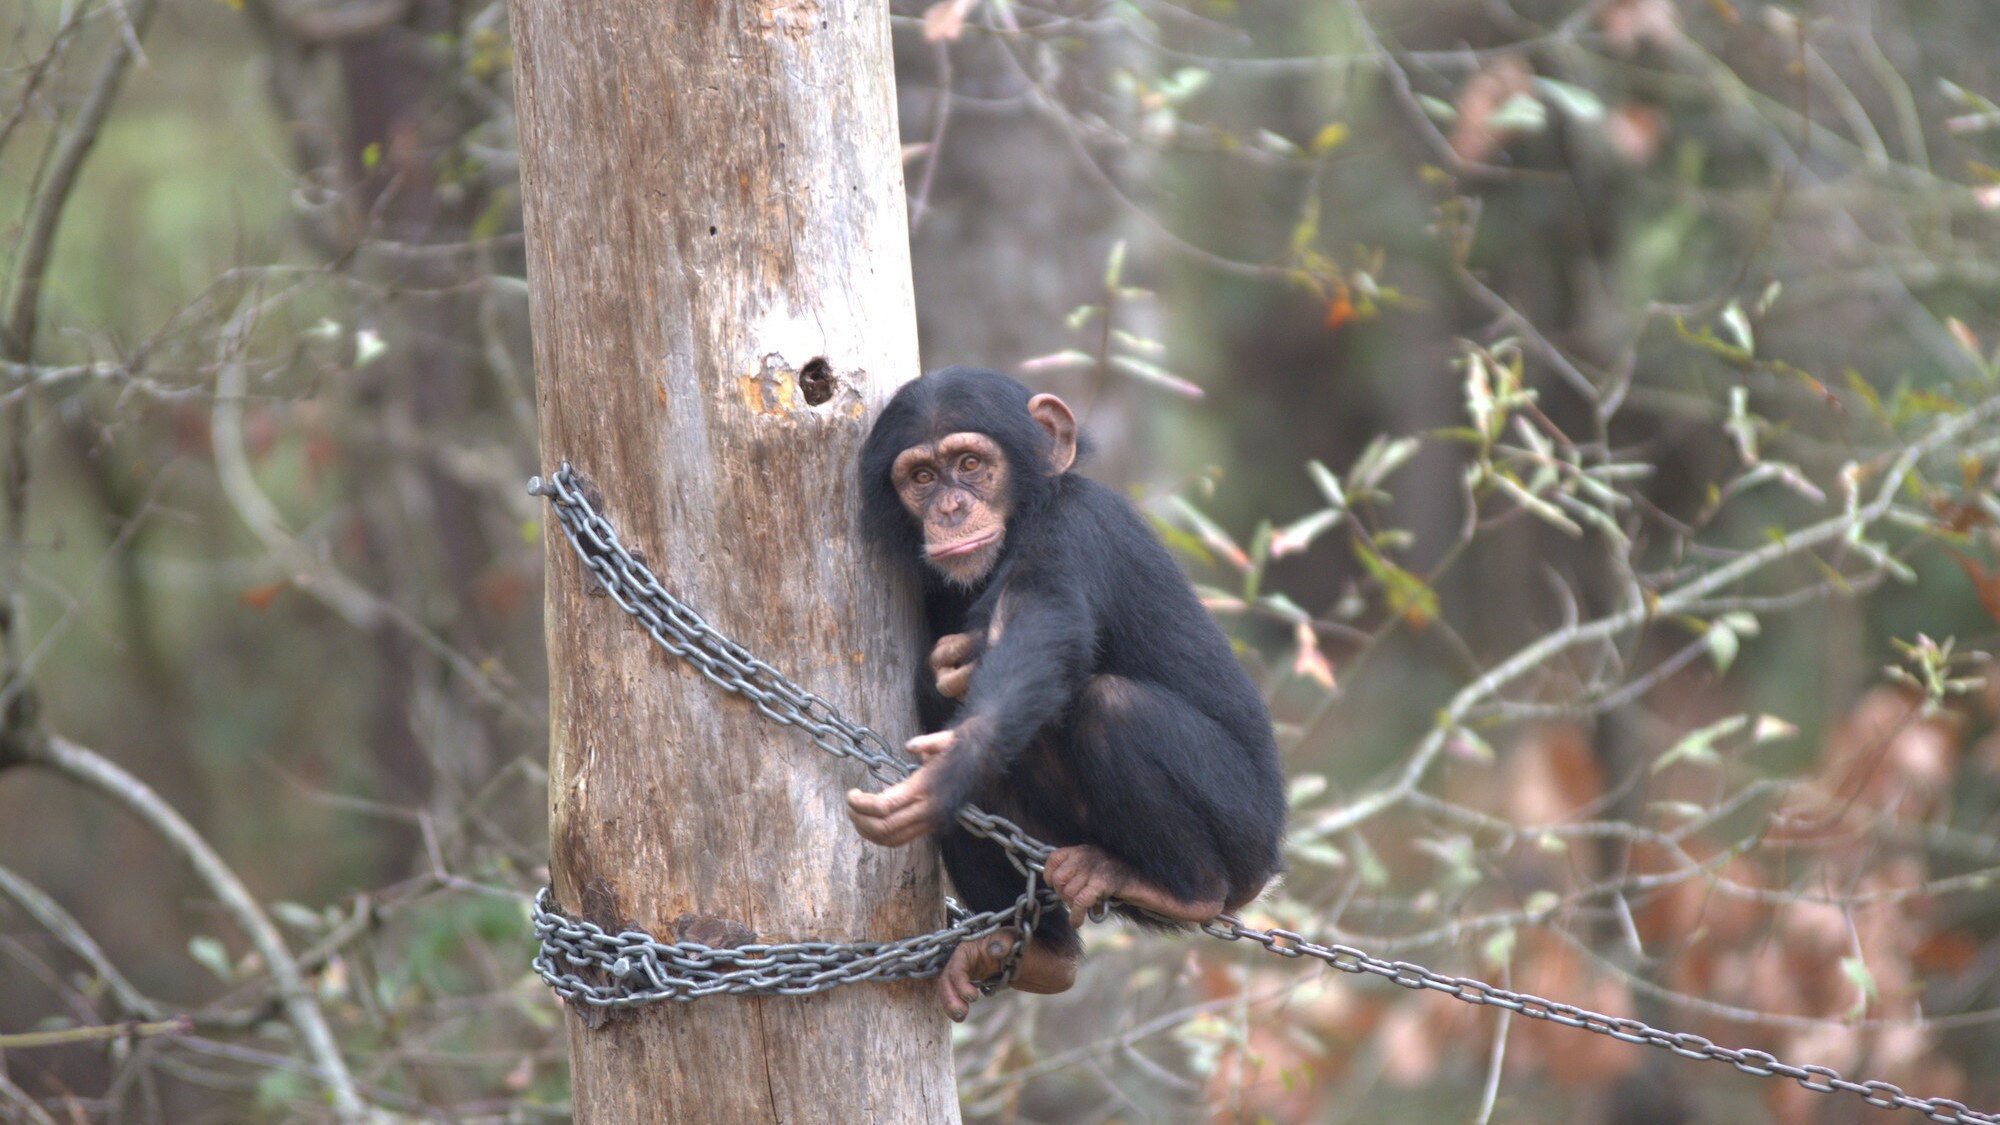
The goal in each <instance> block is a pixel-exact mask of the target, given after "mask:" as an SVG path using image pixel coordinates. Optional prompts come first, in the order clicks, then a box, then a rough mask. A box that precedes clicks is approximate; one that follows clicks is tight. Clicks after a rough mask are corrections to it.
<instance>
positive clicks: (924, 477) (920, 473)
mask: <svg viewBox="0 0 2000 1125" xmlns="http://www.w3.org/2000/svg"><path fill="white" fill-rule="evenodd" d="M936 479H937V474H936V473H934V472H932V471H931V470H930V469H929V468H928V467H926V468H922V469H918V470H917V471H916V472H914V473H911V474H910V480H912V481H914V482H915V483H917V484H929V483H930V482H932V481H934V480H936Z"/></svg>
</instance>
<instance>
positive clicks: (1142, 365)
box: [1111, 355, 1208, 398]
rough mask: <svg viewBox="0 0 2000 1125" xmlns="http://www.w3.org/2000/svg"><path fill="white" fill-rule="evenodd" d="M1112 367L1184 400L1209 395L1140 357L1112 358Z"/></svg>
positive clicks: (1124, 356) (1116, 356)
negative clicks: (1164, 389)
mask: <svg viewBox="0 0 2000 1125" xmlns="http://www.w3.org/2000/svg"><path fill="white" fill-rule="evenodd" d="M1111 366H1112V367H1113V368H1115V369H1117V370H1119V371H1123V372H1124V373H1125V374H1127V375H1130V376H1132V377H1133V378H1135V379H1139V380H1141V381H1143V382H1147V383H1151V384H1153V385H1154V386H1156V387H1164V388H1166V389H1167V390H1169V391H1172V392H1173V393H1175V394H1177V395H1180V396H1181V397H1182V398H1202V397H1203V396H1205V395H1206V394H1207V393H1208V392H1207V391H1204V390H1202V389H1201V388H1200V387H1198V386H1196V385H1195V384H1193V383H1190V382H1188V381H1187V380H1186V379H1183V378H1181V377H1180V376H1178V375H1176V374H1174V373H1173V372H1171V371H1168V370H1166V369H1165V368H1163V367H1160V366H1158V365H1157V364H1153V363H1149V362H1147V361H1146V360H1143V359H1140V358H1139V357H1138V356H1131V355H1114V356H1112V357H1111Z"/></svg>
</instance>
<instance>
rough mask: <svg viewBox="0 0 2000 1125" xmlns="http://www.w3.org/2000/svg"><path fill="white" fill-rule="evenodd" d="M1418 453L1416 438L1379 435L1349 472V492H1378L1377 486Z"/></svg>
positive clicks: (1355, 461)
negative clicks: (1392, 437)
mask: <svg viewBox="0 0 2000 1125" xmlns="http://www.w3.org/2000/svg"><path fill="white" fill-rule="evenodd" d="M1416 453H1417V439H1416V438H1409V437H1404V438H1394V439H1391V438H1389V437H1386V436H1380V435H1378V436H1377V437H1376V438H1375V439H1374V440H1373V441H1371V442H1369V443H1368V444H1367V446H1366V447H1364V448H1363V449H1362V450H1361V456H1359V457H1357V458H1355V459H1354V467H1353V468H1351V469H1349V470H1348V471H1347V490H1348V491H1349V492H1361V493H1369V492H1375V491H1377V486H1378V485H1380V484H1381V483H1382V482H1383V481H1384V480H1387V479H1388V477H1389V474H1391V473H1393V472H1395V471H1396V470H1397V469H1400V468H1402V467H1403V463H1404V462H1405V461H1408V460H1409V459H1410V458H1412V457H1414V456H1416Z"/></svg>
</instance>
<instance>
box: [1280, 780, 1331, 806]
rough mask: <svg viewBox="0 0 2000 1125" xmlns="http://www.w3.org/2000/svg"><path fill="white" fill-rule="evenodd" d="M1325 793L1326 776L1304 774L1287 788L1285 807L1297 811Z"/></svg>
mask: <svg viewBox="0 0 2000 1125" xmlns="http://www.w3.org/2000/svg"><path fill="white" fill-rule="evenodd" d="M1324 792H1326V775H1325V774H1323V773H1302V774H1300V775H1299V776H1297V777H1295V778H1293V779H1292V783H1291V784H1290V785H1287V786H1286V787H1285V805H1286V806H1287V807H1289V808H1294V809H1295V808H1298V807H1299V806H1300V805H1303V804H1305V803H1306V802H1307V801H1310V800H1312V799H1313V798H1314V797H1317V796H1319V795H1320V794H1321V793H1324Z"/></svg>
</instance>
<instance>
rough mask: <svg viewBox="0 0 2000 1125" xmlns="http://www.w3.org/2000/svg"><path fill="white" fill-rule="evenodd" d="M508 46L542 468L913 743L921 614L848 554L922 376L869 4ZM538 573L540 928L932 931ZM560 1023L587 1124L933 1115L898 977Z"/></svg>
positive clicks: (932, 886)
mask: <svg viewBox="0 0 2000 1125" xmlns="http://www.w3.org/2000/svg"><path fill="white" fill-rule="evenodd" d="M512 20H513V31H514V51H515V93H516V101H517V105H518V109H519V117H520V133H521V180H522V195H523V209H524V211H525V224H526V231H527V246H528V282H529V292H530V296H531V307H532V317H533V329H534V338H535V365H536V372H537V388H538V399H539V404H540V410H541V439H542V461H543V465H544V467H545V469H553V468H554V467H555V465H556V463H557V462H558V461H559V460H562V459H568V460H570V461H571V462H573V463H574V464H575V466H576V468H577V469H578V470H579V471H580V472H582V473H583V474H585V475H586V476H587V477H588V478H589V479H590V480H591V481H592V482H593V483H594V484H595V485H596V486H597V487H598V489H599V490H600V491H601V494H602V497H603V502H604V506H605V508H606V510H607V512H608V514H609V515H610V516H611V518H612V519H613V520H614V521H615V522H616V523H617V525H618V527H619V531H620V535H621V537H622V538H623V539H624V540H625V542H627V543H628V544H630V545H632V546H634V547H637V548H639V549H641V550H642V551H643V552H644V553H645V556H646V558H647V560H648V563H649V565H651V566H652V567H653V569H654V570H655V571H656V572H657V573H659V574H660V575H661V577H662V581H664V582H665V583H667V584H668V585H669V586H670V587H671V588H672V589H673V590H675V592H677V593H678V594H680V595H681V596H683V597H684V598H686V599H687V600H688V601H689V602H690V603H691V604H693V605H694V606H695V607H696V608H697V609H698V610H700V611H701V612H702V613H703V614H704V615H705V616H706V617H707V618H708V619H709V620H710V621H711V622H712V623H714V624H715V625H716V626H717V627H718V628H720V629H721V630H723V631H724V632H725V633H728V634H729V635H731V636H733V637H735V638H736V639H737V640H739V641H741V642H742V643H743V644H744V645H745V646H746V647H748V648H749V649H751V650H752V651H753V652H754V653H755V654H757V655H758V656H761V657H763V658H764V659H766V660H768V661H770V662H771V663H772V664H774V665H775V666H776V667H778V668H779V669H780V670H781V671H784V672H786V673H788V674H790V675H791V676H793V677H794V678H795V679H797V680H798V681H800V682H801V683H802V684H804V685H805V686H807V687H808V688H810V689H812V690H814V691H816V692H818V693H819V694H821V695H824V696H825V697H827V698H828V699H829V700H831V701H833V702H834V703H835V704H836V705H837V706H839V707H840V708H841V709H842V710H844V711H845V712H846V713H847V714H848V715H850V716H851V717H853V718H855V719H856V720H857V721H860V722H863V723H867V724H868V725H870V726H874V727H876V728H877V729H879V730H881V731H883V732H885V733H886V734H889V735H890V736H891V737H892V738H897V737H901V736H903V735H906V734H908V733H910V732H913V731H914V730H915V729H916V728H915V716H914V712H913V708H912V703H911V692H910V684H911V683H912V677H913V676H914V666H913V661H914V659H915V657H916V655H917V654H916V652H915V649H916V647H917V646H916V643H915V639H916V636H917V628H918V626H917V606H916V604H915V601H914V597H913V595H912V593H911V592H910V591H908V590H906V589H903V588H902V587H901V586H900V584H897V583H892V582H888V581H885V579H884V578H883V577H882V571H881V567H880V565H879V560H876V561H875V563H873V564H871V562H870V560H869V558H868V557H866V553H865V552H864V551H863V550H862V548H861V546H860V543H859V539H858V536H857V534H856V527H855V508H856V489H855V484H854V455H855V450H856V449H857V447H858V446H859V443H860V441H861V438H862V436H863V434H864V433H865V431H866V428H867V424H868V422H869V420H870V418H871V417H872V415H873V412H874V410H875V409H876V408H879V407H880V406H881V404H882V403H883V402H884V401H885V400H886V399H887V398H888V396H889V395H890V394H891V393H892V392H893V391H894V390H895V388H896V386H897V385H899V384H900V383H902V382H903V381H905V380H906V379H908V378H910V377H912V376H913V375H914V374H915V373H916V363H917V347H916V328H915V324H916V320H915V315H914V312H913V300H912V296H911V290H910V264H909V244H908V236H907V228H906V219H905V214H904V202H903V185H902V169H901V164H900V160H899V148H898V140H897V129H896V116H895V101H894V93H893V76H892V73H891V70H890V62H889V59H890V54H889V22H888V11H887V8H886V5H884V4H883V3H882V2H881V0H746V2H742V3H736V2H732V0H513V6H512ZM822 372H827V373H830V375H831V382H830V383H829V382H828V380H827V379H825V378H821V377H820V376H821V374H822ZM548 560H549V567H548V598H547V609H548V647H549V679H550V727H551V734H550V747H549V756H550V771H549V773H550V778H549V812H550V834H551V850H552V852H553V855H552V862H551V864H550V869H551V872H552V874H553V881H554V884H555V890H556V900H557V903H558V904H559V905H560V906H561V907H562V908H563V909H565V910H568V911H571V912H578V913H582V914H585V915H586V916H589V917H591V918H592V919H593V920H596V921H598V922H600V923H607V924H611V925H618V924H623V923H626V922H633V923H637V924H638V925H639V926H641V927H644V928H645V929H647V930H649V931H651V932H652V933H654V934H656V935H660V936H663V937H668V938H671V937H675V936H681V935H698V936H697V940H708V941H710V942H711V943H714V942H716V939H717V938H718V937H719V936H723V935H728V936H730V937H731V938H733V939H734V940H744V938H743V932H744V931H746V930H747V931H748V932H750V933H754V934H755V935H756V936H757V938H758V939H760V940H770V941H786V940H798V939H805V938H824V939H830V940H883V939H889V938H894V937H899V936H904V935H907V934H910V933H915V932H918V931H921V930H928V929H933V928H936V927H937V926H938V925H940V924H941V922H942V910H941V908H940V902H941V900H940V898H939V889H938V880H937V875H936V870H935V865H934V862H933V860H932V859H931V857H930V856H929V855H928V854H927V850H926V849H923V848H910V849H901V850H887V849H882V848H877V847H874V846H871V845H869V844H867V843H865V842H863V841H862V840H861V839H860V838H859V837H858V836H856V835H855V832H854V830H853V828H852V826H851V825H850V824H849V823H848V821H847V817H846V815H845V813H844V805H843V801H842V794H843V792H844V790H845V789H847V788H848V787H849V786H851V785H854V784H857V783H858V782H859V781H860V780H861V779H862V776H863V775H862V773H861V771H860V769H859V767H858V766H855V765H853V764H850V763H843V762H840V761H838V760H836V759H833V758H831V757H829V756H827V755H825V754H824V753H822V752H821V751H819V750H817V749H815V748H814V747H813V746H812V745H811V744H810V743H809V742H808V741H807V740H806V739H804V738H803V737H801V736H800V735H799V734H798V733H797V732H795V731H792V730H790V729H787V728H784V727H780V726H777V725H775V724H773V723H770V722H768V721H766V720H764V719H762V718H760V717H759V716H758V715H757V714H756V712H755V711H753V710H752V709H751V707H750V706H749V705H748V704H746V703H745V702H744V701H742V700H741V699H738V698H735V697H732V696H727V695H724V694H723V693H722V692H720V691H719V690H717V689H715V688H714V687H712V686H711V685H709V684H708V683H707V682H706V681H704V680H703V679H702V678H701V677H700V676H699V675H697V674H696V673H694V672H693V671H691V670H689V669H688V668H687V667H685V666H682V665H681V664H679V663H678V662H677V661H674V660H672V659H670V658H669V657H667V656H666V654H664V653H663V652H662V651H661V650H660V649H659V648H657V647H656V646H655V645H654V644H653V642H652V641H651V640H650V639H648V638H647V636H646V635H645V633H643V632H642V631H641V630H640V629H638V628H637V627H636V626H635V625H634V624H633V623H632V622H631V621H630V620H628V619H627V618H626V617H625V616H624V615H623V614H622V613H621V612H620V611H619V610H618V608H617V606H616V604H615V603H613V602H612V601H610V600H609V599H606V598H591V597H587V596H586V585H587V579H586V577H585V575H584V574H583V572H582V570H581V568H580V567H579V565H578V563H577V561H576V559H575V558H574V557H573V556H572V555H571V554H570V550H569V547H568V545H567V544H566V543H564V542H563V540H562V536H561V534H560V533H559V532H557V531H555V530H554V528H553V527H552V526H551V528H550V531H549V533H548ZM569 1024H570V1032H571V1041H570V1042H571V1046H570V1058H571V1064H572V1079H573V1084H574V1097H575V1114H576V1119H577V1120H578V1121H579V1122H583V1123H587V1125H603V1123H612V1122H646V1123H649V1125H650V1123H657V1122H689V1123H694V1122H701V1123H703V1125H707V1123H710V1122H721V1123H728V1122H765V1121H786V1122H815V1121H826V1122H845V1121H871V1122H924V1123H930V1122H938V1121H956V1120H957V1118H958V1100H957V1094H956V1092H955V1090H954V1086H953V1081H952V1073H951V1065H950V1040H949V1036H948V1035H947V1026H948V1025H947V1024H946V1023H945V1021H944V1019H943V1017H942V1016H941V1014H940V1013H939V1010H938V1008H937V1005H936V1004H935V1002H934V1000H933V993H932V990H931V988H930V986H929V985H928V983H927V982H925V983H906V984H900V985H881V984H860V985H849V986H846V987H843V988H840V989H837V990H835V991H833V992H829V993H825V994H822V995H818V996H812V997H804V998H770V999H761V998H735V997H713V998H709V999H704V1000H700V1001H696V1002H694V1003H691V1004H671V1005H663V1006H658V1007H654V1008H650V1009H646V1010H644V1011H641V1012H639V1013H638V1014H636V1015H634V1016H631V1017H628V1018H623V1019H618V1020H614V1021H612V1022H610V1023H609V1024H607V1025H605V1026H603V1027H600V1028H596V1029H591V1028H588V1027H586V1026H584V1023H583V1022H582V1021H581V1020H579V1019H578V1017H577V1016H576V1015H574V1014H572V1015H571V1016H570V1017H569Z"/></svg>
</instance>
